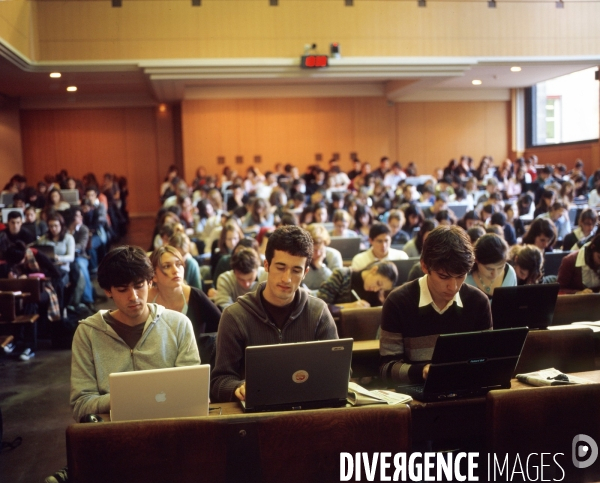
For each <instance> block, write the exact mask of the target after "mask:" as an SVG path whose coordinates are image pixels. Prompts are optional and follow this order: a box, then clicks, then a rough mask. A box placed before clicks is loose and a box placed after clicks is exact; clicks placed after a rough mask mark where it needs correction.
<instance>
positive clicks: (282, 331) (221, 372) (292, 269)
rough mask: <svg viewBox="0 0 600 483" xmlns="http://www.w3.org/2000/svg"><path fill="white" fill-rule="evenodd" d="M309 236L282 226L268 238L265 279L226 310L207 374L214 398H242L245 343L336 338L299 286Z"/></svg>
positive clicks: (322, 308) (322, 310)
mask: <svg viewBox="0 0 600 483" xmlns="http://www.w3.org/2000/svg"><path fill="white" fill-rule="evenodd" d="M312 255H313V240H312V238H311V236H310V235H309V234H308V232H307V231H306V230H303V229H302V228H300V227H297V226H283V227H280V228H278V229H277V230H275V231H274V232H273V233H272V234H271V236H270V237H269V241H268V243H267V249H266V253H265V257H266V260H265V264H264V266H265V270H266V272H267V273H268V278H267V281H266V282H263V283H261V284H259V285H258V287H257V288H256V290H255V291H253V292H250V293H248V294H246V295H243V296H242V297H240V298H238V299H237V302H236V303H234V304H232V305H230V306H229V307H227V308H226V309H225V311H224V312H223V315H222V316H221V322H220V323H219V332H218V336H217V357H216V362H215V368H214V369H213V371H212V374H211V381H210V385H211V399H212V401H213V402H226V401H236V400H238V399H239V400H244V398H245V394H246V387H245V381H244V377H245V367H244V357H245V350H246V347H248V346H255V345H267V344H282V343H289V342H308V341H314V340H328V339H337V338H338V334H337V329H336V326H335V323H334V322H333V318H332V317H331V314H330V313H329V309H328V308H327V305H326V304H325V302H323V301H322V300H319V299H317V298H315V297H312V296H311V295H310V294H309V292H308V291H307V290H306V289H303V288H300V284H301V283H302V280H304V277H305V275H306V273H307V272H308V270H309V265H310V260H311V258H312Z"/></svg>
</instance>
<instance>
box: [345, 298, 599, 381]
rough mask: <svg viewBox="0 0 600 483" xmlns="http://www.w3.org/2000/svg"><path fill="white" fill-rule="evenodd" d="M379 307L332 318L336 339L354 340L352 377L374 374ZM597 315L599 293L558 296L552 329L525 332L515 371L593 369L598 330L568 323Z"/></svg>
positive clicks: (377, 355)
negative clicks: (334, 321) (552, 368)
mask: <svg viewBox="0 0 600 483" xmlns="http://www.w3.org/2000/svg"><path fill="white" fill-rule="evenodd" d="M381 310H382V309H381V307H374V308H368V309H354V310H343V311H341V313H340V316H339V319H337V321H336V323H337V327H338V334H339V336H340V338H346V337H350V338H353V339H354V341H355V349H354V352H353V364H352V369H353V375H354V376H355V377H365V376H375V375H377V373H378V359H379V344H378V343H377V341H376V340H375V339H377V338H378V331H379V327H380V325H381ZM599 318H600V294H581V295H561V296H559V297H558V299H557V302H556V308H555V311H554V318H553V329H556V330H533V331H530V332H529V334H528V336H527V339H526V341H525V346H524V347H523V351H522V353H521V357H520V359H519V364H518V365H517V368H516V371H515V374H518V373H523V372H531V371H534V370H538V369H546V368H550V367H555V368H556V369H559V370H561V371H563V372H580V371H590V370H594V369H595V368H596V359H600V332H593V330H592V329H591V328H589V327H584V326H577V325H570V326H569V324H572V323H573V322H581V321H596V320H598V319H599ZM556 326H561V327H556ZM563 326H564V327H563ZM361 341H364V342H361Z"/></svg>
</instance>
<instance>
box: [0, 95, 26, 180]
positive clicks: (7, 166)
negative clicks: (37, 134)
mask: <svg viewBox="0 0 600 483" xmlns="http://www.w3.org/2000/svg"><path fill="white" fill-rule="evenodd" d="M17 173H18V174H23V152H22V151H21V127H20V125H19V103H18V102H17V101H9V100H6V101H3V102H1V101H0V189H2V187H4V185H5V184H6V183H7V182H8V180H9V179H10V178H11V177H12V176H13V175H14V174H17Z"/></svg>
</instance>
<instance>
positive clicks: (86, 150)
mask: <svg viewBox="0 0 600 483" xmlns="http://www.w3.org/2000/svg"><path fill="white" fill-rule="evenodd" d="M21 134H22V136H21V137H22V142H23V159H24V166H25V173H26V176H27V178H28V179H29V180H30V181H32V182H35V181H38V180H40V179H42V178H43V176H44V175H45V174H54V173H57V172H58V171H60V170H61V169H66V170H67V171H68V172H69V174H71V175H72V176H75V177H77V178H81V177H82V176H83V175H84V174H85V173H87V172H93V173H94V174H95V175H96V177H97V178H98V180H99V182H102V176H103V175H104V173H116V174H118V175H121V176H125V177H127V179H128V181H129V186H130V198H129V211H130V213H132V214H138V213H155V212H156V210H157V209H158V207H159V203H158V188H159V182H160V179H161V176H164V173H161V172H160V170H159V159H158V150H157V125H156V113H155V110H154V109H152V108H130V109H78V110H53V111H22V113H21Z"/></svg>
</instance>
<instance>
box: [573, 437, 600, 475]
mask: <svg viewBox="0 0 600 483" xmlns="http://www.w3.org/2000/svg"><path fill="white" fill-rule="evenodd" d="M577 443H584V444H580V445H579V444H577ZM572 448H573V464H574V465H575V468H588V467H590V466H592V465H593V464H594V463H595V462H596V459H598V445H597V444H596V442H595V441H594V440H593V439H592V438H590V437H589V436H587V435H586V434H578V435H577V436H575V437H574V438H573V446H572ZM585 456H587V458H585V459H583V460H580V459H579V458H583V457H585Z"/></svg>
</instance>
